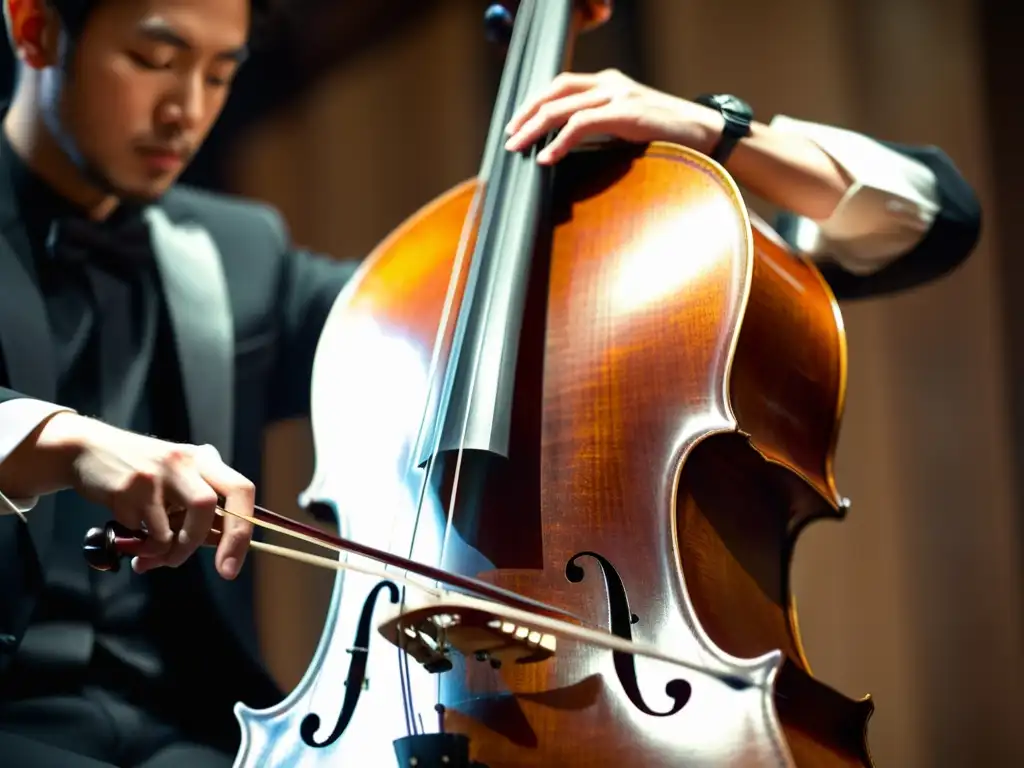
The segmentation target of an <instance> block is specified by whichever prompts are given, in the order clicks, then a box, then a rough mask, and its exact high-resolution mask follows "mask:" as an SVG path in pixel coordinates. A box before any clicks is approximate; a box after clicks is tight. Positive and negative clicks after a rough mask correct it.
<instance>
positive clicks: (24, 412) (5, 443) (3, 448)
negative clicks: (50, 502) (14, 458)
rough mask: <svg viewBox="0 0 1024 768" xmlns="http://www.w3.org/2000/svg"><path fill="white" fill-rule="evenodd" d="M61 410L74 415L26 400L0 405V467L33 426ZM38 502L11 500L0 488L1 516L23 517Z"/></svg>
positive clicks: (21, 399) (30, 399)
mask: <svg viewBox="0 0 1024 768" xmlns="http://www.w3.org/2000/svg"><path fill="white" fill-rule="evenodd" d="M61 411H69V412H71V413H74V411H73V410H72V409H70V408H66V407H64V406H63V405H55V404H54V403H47V402H45V401H43V400H33V399H32V398H29V397H22V398H18V399H17V400H5V401H4V402H2V403H0V464H2V463H3V462H5V461H6V460H7V457H8V456H10V455H11V453H12V452H13V451H14V449H15V448H17V447H18V446H19V445H21V444H22V443H23V442H24V441H25V438H26V437H28V436H29V435H30V434H32V432H33V430H35V428H36V427H38V426H39V425H40V424H41V423H42V422H43V421H45V420H46V419H48V418H49V417H50V416H52V415H53V414H55V413H60V412H61ZM38 501H39V499H38V498H32V499H11V498H8V497H7V496H6V495H5V494H4V493H3V490H2V489H0V515H12V514H13V515H18V516H19V517H24V513H25V512H28V511H29V510H30V509H32V508H33V507H34V506H35V505H36V504H37V503H38Z"/></svg>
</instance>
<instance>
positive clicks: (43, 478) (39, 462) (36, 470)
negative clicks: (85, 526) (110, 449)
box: [11, 411, 99, 496]
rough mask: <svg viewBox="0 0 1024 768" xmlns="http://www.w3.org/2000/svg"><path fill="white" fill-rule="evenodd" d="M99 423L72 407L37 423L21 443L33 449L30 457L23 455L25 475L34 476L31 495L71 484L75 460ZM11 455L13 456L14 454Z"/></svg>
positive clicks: (57, 489)
mask: <svg viewBox="0 0 1024 768" xmlns="http://www.w3.org/2000/svg"><path fill="white" fill-rule="evenodd" d="M98 423H99V422H96V421H94V420H93V419H89V418H86V417H85V416H81V415H80V414H77V413H74V412H72V411H60V412H59V413H55V414H54V415H53V416H50V417H49V418H48V419H46V421H44V422H43V423H42V424H40V425H39V427H38V428H37V430H36V432H35V433H34V434H33V435H32V436H30V438H29V439H28V440H26V441H25V444H24V445H23V446H22V447H25V448H28V447H30V446H31V449H32V450H31V457H29V456H28V455H26V456H25V462H24V463H25V465H26V470H28V471H27V473H26V474H27V477H29V478H32V479H34V480H35V485H36V488H35V489H34V490H35V493H33V494H31V495H33V496H37V495H40V494H42V493H53V492H55V491H59V490H63V489H65V488H70V487H71V486H72V485H74V477H75V469H74V467H75V462H76V461H77V459H78V457H79V456H80V455H81V454H82V452H83V451H84V450H85V447H86V443H87V440H88V436H89V434H90V433H91V432H92V431H93V430H94V429H95V425H96V424H98ZM33 438H34V440H33ZM20 450H21V448H19V449H18V451H20ZM15 453H17V451H16V452H15ZM11 458H16V457H15V454H13V453H12V454H11ZM30 461H31V464H32V466H31V467H29V462H30Z"/></svg>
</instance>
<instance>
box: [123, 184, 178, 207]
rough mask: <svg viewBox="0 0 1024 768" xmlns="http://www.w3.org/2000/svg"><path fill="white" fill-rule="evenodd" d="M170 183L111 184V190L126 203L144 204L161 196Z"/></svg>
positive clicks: (153, 201) (155, 200)
mask: <svg viewBox="0 0 1024 768" xmlns="http://www.w3.org/2000/svg"><path fill="white" fill-rule="evenodd" d="M172 183H173V182H165V183H148V184H112V185H111V187H112V189H111V191H112V192H113V193H114V194H115V195H116V196H117V197H119V198H120V199H121V200H123V201H125V202H126V203H133V204H136V205H146V204H149V203H155V202H157V201H158V200H159V199H160V198H161V197H163V196H164V194H166V192H167V190H168V189H169V188H170V187H171V184H172Z"/></svg>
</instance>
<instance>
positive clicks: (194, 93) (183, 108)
mask: <svg viewBox="0 0 1024 768" xmlns="http://www.w3.org/2000/svg"><path fill="white" fill-rule="evenodd" d="M204 85H205V83H204V79H203V77H202V74H201V73H195V74H189V75H186V76H183V77H182V78H181V80H180V82H179V85H178V87H177V88H176V89H175V90H174V92H173V93H171V94H169V95H168V98H166V99H164V101H163V104H162V105H161V113H162V114H161V122H164V123H165V124H169V125H173V126H175V127H177V128H178V129H179V130H181V131H183V132H186V133H187V132H190V131H193V130H195V129H196V128H197V127H198V126H199V125H200V124H201V123H202V120H203V115H204V112H205V108H206V107H205V105H206V102H205V87H204Z"/></svg>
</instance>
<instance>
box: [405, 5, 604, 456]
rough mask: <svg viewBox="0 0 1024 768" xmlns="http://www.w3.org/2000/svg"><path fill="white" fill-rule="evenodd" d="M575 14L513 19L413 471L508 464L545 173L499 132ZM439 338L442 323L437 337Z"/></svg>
mask: <svg viewBox="0 0 1024 768" xmlns="http://www.w3.org/2000/svg"><path fill="white" fill-rule="evenodd" d="M587 7H590V4H587ZM580 8H581V6H580V5H579V4H578V3H577V2H575V0H524V2H523V3H522V4H521V5H520V7H519V11H518V14H517V15H516V18H515V22H514V25H513V31H512V37H511V42H510V46H509V51H508V55H507V57H506V61H505V67H504V71H503V74H502V78H501V84H500V87H499V89H498V95H497V98H496V100H495V105H494V111H493V114H492V116H491V125H490V130H489V132H488V138H487V144H486V147H485V152H484V156H483V160H482V163H481V168H480V174H479V181H480V190H481V191H480V193H479V194H478V197H477V198H476V199H475V200H474V204H473V206H472V208H471V213H470V216H469V221H468V222H467V226H468V227H470V228H472V229H475V237H474V238H463V239H464V241H469V240H470V239H472V241H473V242H474V243H475V245H474V250H473V253H472V256H471V258H470V260H469V266H468V271H467V274H466V279H465V286H464V288H463V291H462V295H461V300H460V301H459V303H458V315H457V319H456V321H455V328H454V332H453V333H452V340H451V346H450V351H449V354H448V358H447V363H446V366H445V371H444V379H443V383H442V386H441V389H440V393H439V398H438V407H437V408H436V410H435V411H434V412H433V413H430V414H427V418H426V419H425V421H424V428H423V430H422V431H421V435H420V440H419V446H420V448H419V450H418V452H417V454H418V457H419V463H420V465H423V464H426V463H427V462H428V461H430V460H431V458H433V457H435V456H437V455H439V454H443V453H446V452H460V451H464V450H468V451H474V452H478V453H483V454H488V455H491V456H496V457H499V458H507V454H508V442H509V430H510V424H511V411H512V392H513V382H514V379H515V368H516V357H517V354H518V349H519V337H520V331H521V328H522V322H523V307H524V302H525V298H526V287H527V284H528V282H529V275H530V267H531V261H532V258H533V252H534V243H535V239H536V234H537V231H538V225H539V221H540V213H541V211H542V208H543V200H544V195H545V192H546V189H547V187H548V181H549V179H550V170H548V169H546V168H543V167H541V166H540V165H538V164H537V162H536V155H537V152H538V151H539V149H540V148H541V147H533V148H531V149H530V150H529V151H526V152H522V153H511V152H508V151H506V150H505V149H504V145H505V139H506V136H505V126H506V125H507V124H508V122H509V120H510V119H511V118H512V115H513V113H514V111H515V109H516V108H517V107H518V106H519V105H520V104H521V103H523V101H524V100H525V99H526V98H527V96H529V95H531V94H534V93H536V92H537V91H539V90H541V89H543V88H546V87H548V86H549V85H550V83H551V81H552V79H553V78H554V77H555V76H556V75H557V74H558V73H559V72H561V71H562V69H563V68H564V66H565V64H566V61H567V58H568V54H569V51H570V50H571V47H572V41H573V40H574V38H575V35H576V33H577V31H578V29H579V27H580V25H581V23H582V22H583V20H584V19H586V18H588V17H587V16H586V15H584V14H581V13H580ZM460 261H461V260H460V259H459V258H457V259H456V268H455V271H456V273H457V272H458V271H459V269H460V267H459V266H458V265H459V264H460ZM452 279H453V281H458V280H459V275H458V274H454V275H453V277H452ZM445 334H446V329H445V328H443V327H442V328H441V330H440V333H439V338H440V337H441V336H444V335H445Z"/></svg>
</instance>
